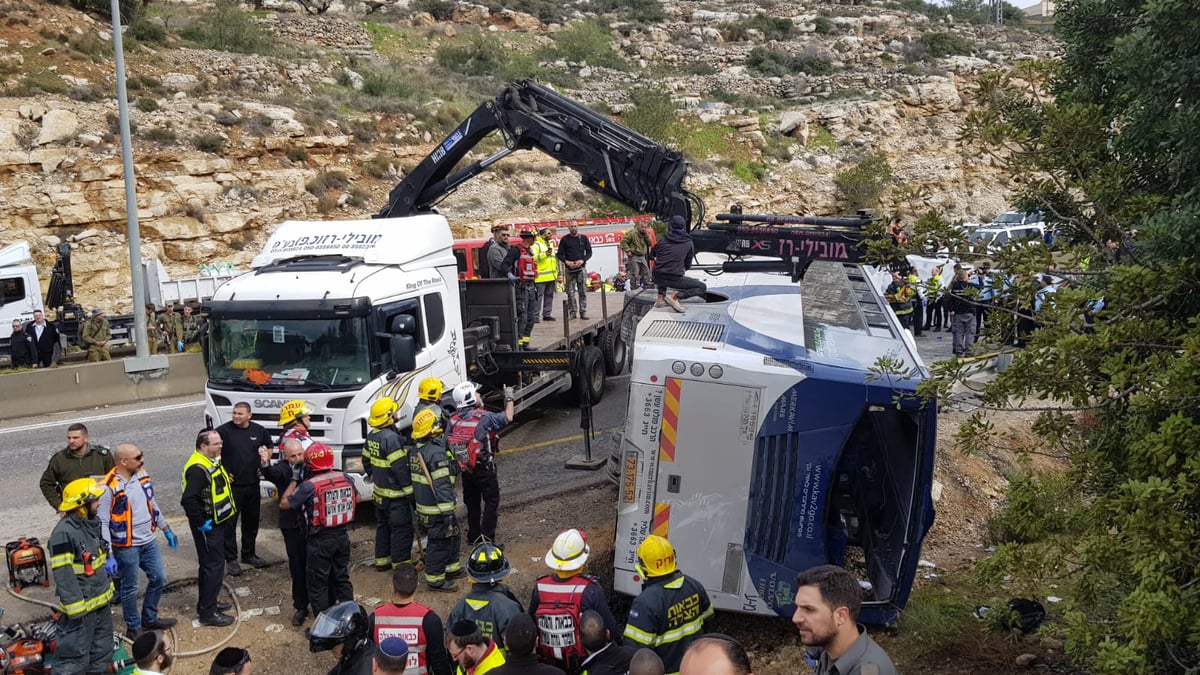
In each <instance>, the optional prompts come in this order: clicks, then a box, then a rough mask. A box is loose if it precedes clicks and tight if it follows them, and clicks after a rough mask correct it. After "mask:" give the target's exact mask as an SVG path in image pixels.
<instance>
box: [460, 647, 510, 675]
mask: <svg viewBox="0 0 1200 675" xmlns="http://www.w3.org/2000/svg"><path fill="white" fill-rule="evenodd" d="M502 665H504V652H503V651H501V650H500V648H499V647H497V646H496V643H495V642H492V641H489V642H488V650H487V652H486V653H484V656H483V658H482V659H480V660H479V664H478V665H476V666H475V669H474V670H472V671H470V675H484V674H485V673H487V672H488V671H492V670H495V669H497V668H499V667H500V666H502ZM454 672H455V675H468V673H467V669H466V668H463V667H462V665H461V664H460V665H459V666H458V668H457V669H455V671H454Z"/></svg>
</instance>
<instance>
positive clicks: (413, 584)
mask: <svg viewBox="0 0 1200 675" xmlns="http://www.w3.org/2000/svg"><path fill="white" fill-rule="evenodd" d="M419 580H420V576H419V574H418V573H417V568H416V567H413V566H412V565H409V564H404V565H400V566H399V567H397V568H396V569H395V571H393V572H392V601H391V602H389V603H387V604H383V605H380V606H379V607H378V608H376V609H375V613H374V614H372V615H371V618H370V621H369V623H368V624H367V625H368V630H367V634H368V635H370V636H371V639H372V640H374V641H375V644H377V645H382V644H383V641H384V640H388V639H394V638H397V637H402V638H404V640H405V641H406V642H407V643H408V650H409V655H410V659H411V660H412V661H413V662H414V663H413V665H414V666H415V667H416V670H415V671H410V672H416V673H422V674H424V673H432V674H433V675H450V672H451V670H452V669H453V666H452V665H451V662H450V654H449V653H448V652H447V651H446V638H445V635H446V629H445V628H444V627H443V626H442V619H441V618H440V617H439V616H438V615H437V612H435V611H433V610H432V609H430V608H428V607H426V606H425V605H422V604H421V603H419V602H417V601H416V600H415V599H414V598H415V596H416V594H417V585H418V582H419ZM413 656H415V657H416V658H415V659H414V658H412V657H413Z"/></svg>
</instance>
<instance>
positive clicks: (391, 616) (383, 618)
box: [374, 602, 433, 675]
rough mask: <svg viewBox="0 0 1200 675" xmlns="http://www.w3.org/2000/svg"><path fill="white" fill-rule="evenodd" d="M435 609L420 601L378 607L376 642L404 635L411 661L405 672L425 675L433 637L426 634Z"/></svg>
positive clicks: (410, 674) (376, 614)
mask: <svg viewBox="0 0 1200 675" xmlns="http://www.w3.org/2000/svg"><path fill="white" fill-rule="evenodd" d="M432 611H433V610H431V609H429V608H428V607H426V606H425V605H422V604H420V603H418V602H410V603H408V604H407V605H404V606H400V605H397V604H395V603H388V604H386V605H380V606H379V608H378V609H376V610H375V635H374V638H375V644H379V643H380V642H383V640H384V639H385V638H390V637H398V638H403V639H404V641H405V642H407V643H408V664H407V665H406V666H405V667H404V675H425V673H427V672H428V667H427V666H426V658H427V656H426V655H425V647H426V645H428V644H429V638H428V636H426V635H425V615H426V614H429V613H430V612H432Z"/></svg>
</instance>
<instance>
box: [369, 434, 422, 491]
mask: <svg viewBox="0 0 1200 675" xmlns="http://www.w3.org/2000/svg"><path fill="white" fill-rule="evenodd" d="M363 459H365V460H368V461H370V463H371V480H372V482H374V483H375V491H374V497H375V501H379V500H381V499H398V498H400V497H411V496H412V493H413V487H412V475H411V473H410V470H409V466H408V448H407V447H405V445H404V437H403V436H401V435H400V432H399V431H396V427H395V426H390V427H384V428H382V429H377V430H375V431H372V432H371V433H369V434H367V445H366V447H365V448H363Z"/></svg>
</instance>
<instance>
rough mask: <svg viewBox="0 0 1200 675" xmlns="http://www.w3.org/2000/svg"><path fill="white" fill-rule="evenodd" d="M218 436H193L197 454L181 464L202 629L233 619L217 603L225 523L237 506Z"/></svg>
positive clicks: (209, 433)
mask: <svg viewBox="0 0 1200 675" xmlns="http://www.w3.org/2000/svg"><path fill="white" fill-rule="evenodd" d="M223 443H224V442H223V441H222V440H221V434H218V433H217V432H216V431H214V430H212V429H205V430H204V431H201V432H200V433H199V434H196V451H195V452H193V453H192V456H191V457H189V458H188V461H187V463H186V464H184V465H183V496H182V497H180V499H179V503H180V505H181V506H183V512H184V513H185V514H187V519H188V525H189V527H190V528H191V530H192V538H193V539H194V540H195V541H196V562H197V563H198V564H199V566H200V570H199V573H198V577H199V581H198V584H197V585H198V586H199V594H198V596H197V600H196V613H197V614H199V615H200V623H202V624H204V625H205V626H228V625H229V624H231V623H233V617H232V616H229V615H228V614H225V613H224V612H225V611H226V610H228V609H230V608H231V607H232V605H227V604H221V603H218V602H217V594H218V593H220V592H221V584H222V583H223V582H224V581H225V527H224V526H223V525H224V523H225V521H227V520H229V519H230V518H231V517H232V516H233V514H234V512H235V511H236V510H237V506H236V505H235V504H234V503H233V488H232V486H231V483H232V481H231V480H230V478H229V473H228V472H227V471H225V467H224V466H222V465H221V448H222V447H223Z"/></svg>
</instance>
